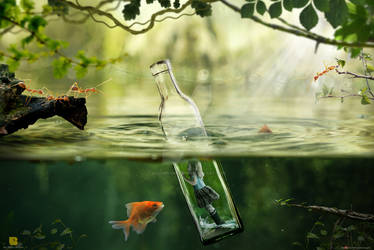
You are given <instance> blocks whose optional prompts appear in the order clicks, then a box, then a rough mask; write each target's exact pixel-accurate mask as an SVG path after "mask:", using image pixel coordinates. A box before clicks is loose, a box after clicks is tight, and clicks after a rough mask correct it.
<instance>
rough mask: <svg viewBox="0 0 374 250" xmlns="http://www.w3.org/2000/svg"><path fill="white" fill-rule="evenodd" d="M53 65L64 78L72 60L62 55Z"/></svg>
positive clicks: (54, 71) (54, 73)
mask: <svg viewBox="0 0 374 250" xmlns="http://www.w3.org/2000/svg"><path fill="white" fill-rule="evenodd" d="M52 65H53V75H54V77H56V78H62V77H64V76H65V75H66V74H67V73H68V69H69V68H70V66H71V62H70V61H69V60H68V59H65V58H63V57H60V58H59V59H56V60H54V61H53V63H52ZM59 222H61V220H58V219H57V220H55V222H54V223H53V224H56V223H59Z"/></svg>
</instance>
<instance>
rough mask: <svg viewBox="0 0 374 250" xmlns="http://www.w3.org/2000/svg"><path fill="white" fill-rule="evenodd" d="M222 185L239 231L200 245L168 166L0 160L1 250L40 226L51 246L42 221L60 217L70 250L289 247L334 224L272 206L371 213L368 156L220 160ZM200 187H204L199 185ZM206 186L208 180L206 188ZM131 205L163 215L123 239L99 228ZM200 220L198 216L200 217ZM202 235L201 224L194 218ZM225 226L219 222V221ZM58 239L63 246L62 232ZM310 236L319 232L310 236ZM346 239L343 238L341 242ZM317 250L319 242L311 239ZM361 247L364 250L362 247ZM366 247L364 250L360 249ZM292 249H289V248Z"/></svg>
mask: <svg viewBox="0 0 374 250" xmlns="http://www.w3.org/2000/svg"><path fill="white" fill-rule="evenodd" d="M218 160H220V161H221V163H222V166H223V169H224V171H225V174H226V179H227V183H228V185H229V186H230V189H231V194H232V196H233V199H234V200H235V203H236V206H237V208H238V210H239V211H240V216H241V218H242V220H243V224H244V225H245V231H244V232H243V233H240V234H237V235H235V236H232V237H228V238H226V239H225V240H222V241H220V242H218V243H216V244H214V245H209V246H206V247H203V246H202V244H201V242H200V240H199V234H198V232H197V230H196V227H195V225H194V223H193V220H192V219H191V215H190V212H189V209H188V207H187V206H186V202H185V199H184V197H183V194H182V192H181V190H180V188H179V184H178V180H177V178H176V176H175V172H174V170H173V168H172V164H171V162H163V163H158V162H141V161H130V160H113V159H112V160H109V159H107V160H88V161H85V160H83V161H80V162H71V161H42V162H35V161H34V162H29V161H2V163H1V167H0V197H1V206H0V221H1V227H0V245H1V244H4V245H8V237H9V236H15V237H18V239H19V241H21V242H25V241H23V236H22V235H21V232H22V231H23V230H25V229H27V230H31V231H33V230H34V229H35V228H37V227H39V226H40V225H43V226H42V229H43V230H42V231H43V234H45V235H46V239H40V240H37V239H35V240H34V241H33V242H32V244H34V245H33V246H35V245H36V244H40V243H43V242H44V241H45V240H53V239H54V235H53V234H51V229H53V226H50V225H51V222H53V221H55V220H56V219H61V220H62V221H63V222H64V224H65V225H66V226H67V227H69V228H70V229H71V230H72V233H73V236H74V238H75V239H76V238H78V237H79V236H80V235H83V234H84V235H87V237H84V238H82V239H81V240H80V241H79V244H78V247H77V248H76V249H108V250H112V249H113V250H114V249H165V250H167V249H186V250H187V249H188V250H190V249H248V248H250V249H285V250H286V249H287V250H288V249H294V247H295V246H293V245H292V243H293V242H295V241H298V242H305V235H306V233H307V232H309V230H310V229H311V228H312V226H313V224H314V222H315V221H317V220H322V221H323V222H324V223H325V224H326V228H330V227H332V226H333V224H334V223H335V221H336V219H337V218H336V217H335V216H332V217H331V216H327V215H326V216H324V217H323V218H321V214H319V213H314V212H308V211H305V210H302V209H297V208H287V207H279V206H277V205H276V203H275V200H278V199H285V198H293V199H294V200H295V201H296V202H306V203H307V204H314V205H325V206H330V207H338V208H342V209H348V210H350V209H353V210H354V211H359V212H363V213H372V208H373V207H374V203H373V199H371V198H370V197H374V186H373V185H372V183H373V176H374V168H373V166H372V165H373V164H372V159H364V158H362V159H359V158H353V159H349V158H344V159H342V158H341V159H339V158H323V159H321V158H260V157H256V158H243V157H240V158H224V159H218ZM207 183H208V180H207ZM210 184H211V183H210ZM135 200H154V201H162V202H163V203H164V204H165V208H164V209H163V211H162V212H161V213H160V214H159V215H158V217H157V223H150V224H149V225H148V226H147V229H146V230H145V231H144V233H143V234H140V235H136V234H133V235H132V236H131V237H130V238H129V239H128V241H126V242H125V241H124V237H123V233H122V232H121V231H119V230H113V229H112V228H111V227H110V226H109V225H108V221H109V220H111V219H113V218H126V209H125V204H126V203H128V202H131V201H135ZM204 217H205V216H204V215H202V218H204ZM200 222H201V224H200V225H201V227H202V228H209V227H210V226H211V224H212V222H211V221H210V222H209V221H204V219H202V220H201V221H200ZM226 223H227V222H226ZM62 230H63V229H62V228H58V233H57V234H56V237H57V238H58V241H60V242H63V243H66V244H67V246H68V245H69V244H70V243H69V242H70V239H69V235H68V234H67V235H60V234H61V233H62ZM315 231H316V233H318V232H319V231H318V230H315ZM344 239H345V238H342V240H344ZM310 244H311V248H310V249H316V248H315V244H318V241H311V243H310ZM361 246H364V245H361ZM366 246H367V245H366ZM295 249H298V248H295Z"/></svg>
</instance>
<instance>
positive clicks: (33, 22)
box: [27, 16, 47, 32]
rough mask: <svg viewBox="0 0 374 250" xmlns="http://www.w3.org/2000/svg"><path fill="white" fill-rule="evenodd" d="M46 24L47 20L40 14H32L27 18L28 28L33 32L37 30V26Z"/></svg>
mask: <svg viewBox="0 0 374 250" xmlns="http://www.w3.org/2000/svg"><path fill="white" fill-rule="evenodd" d="M46 25H47V20H45V19H44V18H43V17H41V16H33V17H31V19H30V20H29V24H28V26H27V27H28V29H29V30H31V31H33V32H38V31H39V27H45V26H46Z"/></svg>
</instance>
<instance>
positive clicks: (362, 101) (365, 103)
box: [361, 94, 370, 105]
mask: <svg viewBox="0 0 374 250" xmlns="http://www.w3.org/2000/svg"><path fill="white" fill-rule="evenodd" d="M361 104H362V105H367V104H370V100H369V98H368V97H367V95H365V94H363V95H362V98H361Z"/></svg>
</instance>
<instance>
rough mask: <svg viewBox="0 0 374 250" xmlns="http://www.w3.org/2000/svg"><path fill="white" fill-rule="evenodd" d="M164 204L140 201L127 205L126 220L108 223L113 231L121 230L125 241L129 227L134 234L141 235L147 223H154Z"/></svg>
mask: <svg viewBox="0 0 374 250" xmlns="http://www.w3.org/2000/svg"><path fill="white" fill-rule="evenodd" d="M163 207H164V204H163V203H162V202H159V201H140V202H132V203H127V204H126V208H127V216H128V217H129V218H128V219H127V220H122V221H109V223H110V224H112V228H114V229H122V230H123V233H124V234H125V240H127V238H128V237H129V234H130V226H132V227H133V229H134V230H135V232H137V233H138V234H141V233H143V232H144V230H145V228H146V227H147V224H148V223H149V222H156V216H157V215H158V213H159V212H160V211H161V210H162V208H163Z"/></svg>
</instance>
